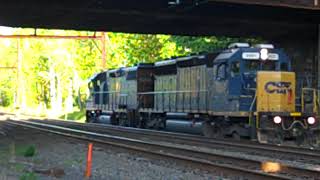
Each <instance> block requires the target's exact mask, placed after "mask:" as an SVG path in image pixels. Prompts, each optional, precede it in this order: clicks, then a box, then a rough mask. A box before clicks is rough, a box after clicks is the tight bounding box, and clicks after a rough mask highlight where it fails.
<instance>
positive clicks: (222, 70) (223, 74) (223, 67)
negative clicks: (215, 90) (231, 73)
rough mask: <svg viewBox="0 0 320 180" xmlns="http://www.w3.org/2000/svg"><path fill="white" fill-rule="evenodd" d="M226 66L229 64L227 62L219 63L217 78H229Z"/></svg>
mask: <svg viewBox="0 0 320 180" xmlns="http://www.w3.org/2000/svg"><path fill="white" fill-rule="evenodd" d="M226 68H227V65H226V64H225V63H222V64H219V65H218V67H217V75H216V79H217V80H225V79H226V78H227V77H226V76H227V73H226Z"/></svg>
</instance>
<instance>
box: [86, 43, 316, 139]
mask: <svg viewBox="0 0 320 180" xmlns="http://www.w3.org/2000/svg"><path fill="white" fill-rule="evenodd" d="M296 86H297V85H296V77H295V73H294V72H292V68H291V63H290V59H289V57H288V56H287V55H286V54H285V53H284V51H283V50H281V49H276V48H274V46H273V45H271V44H257V45H254V46H250V45H249V44H247V43H234V44H231V45H229V47H228V48H227V49H225V50H222V51H219V52H213V53H206V54H197V55H190V56H186V57H177V58H172V59H169V60H164V61H160V62H156V63H140V64H138V65H137V66H134V67H127V68H119V69H114V70H109V71H105V72H101V73H99V74H97V75H95V76H93V77H92V78H91V79H90V82H89V89H90V97H89V99H88V101H87V105H86V108H87V111H86V118H87V122H98V121H100V120H105V121H106V122H109V123H111V124H113V125H120V126H130V127H138V128H155V129H166V128H167V125H168V122H169V121H170V120H179V122H188V123H189V124H190V127H191V128H192V127H196V125H197V124H198V125H199V124H200V126H201V131H202V134H203V135H204V136H207V137H213V138H223V137H226V136H231V137H233V138H235V139H240V138H250V139H252V140H258V141H259V142H260V143H276V144H281V143H282V142H283V141H284V140H285V139H288V138H289V139H293V140H295V142H297V143H298V144H301V143H305V142H308V143H310V144H317V143H318V140H319V134H320V122H319V119H318V116H317V115H318V107H319V103H318V91H317V90H316V89H313V88H310V87H304V88H297V87H296Z"/></svg>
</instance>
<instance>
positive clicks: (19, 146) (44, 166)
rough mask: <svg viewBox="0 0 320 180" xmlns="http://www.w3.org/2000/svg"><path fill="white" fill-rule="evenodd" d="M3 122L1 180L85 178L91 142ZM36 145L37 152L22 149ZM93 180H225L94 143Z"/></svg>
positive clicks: (0, 144) (0, 142) (0, 156)
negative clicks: (27, 154) (32, 152)
mask: <svg viewBox="0 0 320 180" xmlns="http://www.w3.org/2000/svg"><path fill="white" fill-rule="evenodd" d="M3 124H4V123H3V122H1V121H0V131H1V132H5V133H6V135H3V134H2V133H0V179H4V180H6V179H8V180H11V179H23V178H27V179H44V180H46V179H48V180H49V179H50V180H51V179H68V180H70V179H72V180H73V179H75V180H76V179H77V180H78V179H84V173H85V166H86V154H87V142H84V141H78V140H75V139H71V138H66V137H62V136H58V135H53V134H44V133H42V132H38V131H35V130H30V129H25V128H22V127H7V126H3ZM30 147H34V149H35V155H33V156H31V157H24V155H22V154H21V152H23V151H25V150H26V149H29V148H30ZM91 179H111V180H112V179H115V180H118V179H119V180H120V179H121V180H123V179H124V180H126V179H128V180H131V179H137V180H138V179H139V180H141V179H142V180H144V179H145V180H148V179H172V180H175V179H177V180H178V179H184V180H185V179H190V180H191V179H192V180H193V179H199V180H202V179H203V180H207V179H225V178H223V177H221V176H219V172H216V173H215V174H211V173H209V172H204V171H201V170H197V169H190V168H188V167H184V166H181V165H180V164H176V163H175V162H168V161H163V160H157V159H152V158H150V157H146V156H143V155H141V154H137V153H134V152H129V151H126V150H124V149H117V148H114V147H108V146H105V145H98V144H95V145H94V149H93V164H92V177H91Z"/></svg>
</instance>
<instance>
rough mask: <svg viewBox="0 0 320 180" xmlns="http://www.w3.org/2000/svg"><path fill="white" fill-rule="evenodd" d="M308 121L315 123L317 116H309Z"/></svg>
mask: <svg viewBox="0 0 320 180" xmlns="http://www.w3.org/2000/svg"><path fill="white" fill-rule="evenodd" d="M307 121H308V124H310V125H312V124H314V123H315V122H316V118H314V117H308V119H307Z"/></svg>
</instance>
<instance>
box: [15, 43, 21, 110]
mask: <svg viewBox="0 0 320 180" xmlns="http://www.w3.org/2000/svg"><path fill="white" fill-rule="evenodd" d="M20 46H21V42H20V39H18V40H17V81H18V83H17V97H16V108H17V109H20V107H21V96H22V92H21V70H22V52H21V47H20Z"/></svg>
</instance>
